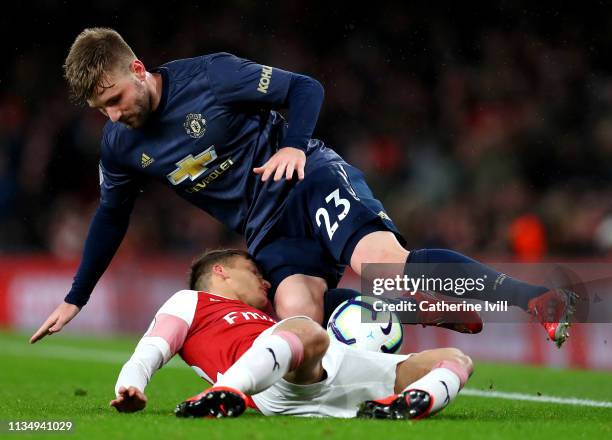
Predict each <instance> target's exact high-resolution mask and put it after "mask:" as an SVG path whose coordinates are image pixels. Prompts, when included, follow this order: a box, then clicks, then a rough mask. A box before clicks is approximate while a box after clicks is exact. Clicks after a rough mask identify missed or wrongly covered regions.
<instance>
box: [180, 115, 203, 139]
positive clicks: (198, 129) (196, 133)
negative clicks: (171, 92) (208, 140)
mask: <svg viewBox="0 0 612 440" xmlns="http://www.w3.org/2000/svg"><path fill="white" fill-rule="evenodd" d="M183 127H185V131H186V132H187V134H188V135H189V136H191V137H192V138H196V139H197V138H201V137H202V136H203V135H204V132H205V131H206V119H204V118H203V117H202V115H201V114H200V113H189V114H188V115H187V116H186V117H185V123H184V124H183Z"/></svg>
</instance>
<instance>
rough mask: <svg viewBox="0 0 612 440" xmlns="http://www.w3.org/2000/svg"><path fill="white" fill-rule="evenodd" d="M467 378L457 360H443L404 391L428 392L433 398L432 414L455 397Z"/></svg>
mask: <svg viewBox="0 0 612 440" xmlns="http://www.w3.org/2000/svg"><path fill="white" fill-rule="evenodd" d="M467 378H468V372H467V370H466V368H465V367H464V366H463V365H460V364H458V363H457V362H452V361H443V362H440V363H439V364H438V365H436V366H435V367H434V369H433V370H431V371H430V372H429V373H427V374H426V375H425V376H423V377H422V378H420V379H419V380H417V381H416V382H413V383H411V384H410V385H408V386H407V387H406V389H405V390H404V391H406V390H413V389H414V390H422V391H426V392H428V393H429V395H430V396H431V397H432V398H433V405H432V407H431V410H430V411H429V414H430V415H433V414H435V413H437V412H438V411H440V410H441V409H442V408H444V407H446V405H448V404H449V403H450V402H452V400H453V399H454V398H455V397H457V394H458V393H459V390H460V389H461V388H463V385H464V384H465V382H466V381H467Z"/></svg>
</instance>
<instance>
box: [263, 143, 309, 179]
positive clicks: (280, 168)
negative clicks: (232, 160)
mask: <svg viewBox="0 0 612 440" xmlns="http://www.w3.org/2000/svg"><path fill="white" fill-rule="evenodd" d="M304 165H306V154H305V153H304V152H303V151H302V150H300V149H299V148H293V147H283V148H281V149H279V150H278V151H277V152H276V153H275V154H274V155H273V156H272V157H271V158H270V159H268V161H267V162H266V163H265V164H263V165H262V166H260V167H257V168H253V172H254V173H255V174H261V175H262V176H261V181H262V182H265V181H266V180H268V179H269V178H270V176H271V175H272V173H274V181H275V182H278V181H279V180H281V179H282V178H283V175H284V176H285V179H287V180H291V179H292V178H293V173H294V172H295V171H297V176H298V179H300V180H303V179H304Z"/></svg>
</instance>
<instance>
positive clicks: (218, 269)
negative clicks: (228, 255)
mask: <svg viewBox="0 0 612 440" xmlns="http://www.w3.org/2000/svg"><path fill="white" fill-rule="evenodd" d="M211 270H212V273H213V275H217V276H219V277H221V278H223V279H224V280H225V279H227V278H229V274H228V273H227V270H226V269H225V267H223V265H222V264H219V263H217V264H213V266H212V268H211Z"/></svg>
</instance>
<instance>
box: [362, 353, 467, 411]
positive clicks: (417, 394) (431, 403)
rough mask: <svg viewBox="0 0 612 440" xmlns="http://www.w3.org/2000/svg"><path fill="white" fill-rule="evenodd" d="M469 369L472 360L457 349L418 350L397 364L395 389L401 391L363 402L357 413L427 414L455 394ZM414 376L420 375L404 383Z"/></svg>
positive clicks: (451, 398)
mask: <svg viewBox="0 0 612 440" xmlns="http://www.w3.org/2000/svg"><path fill="white" fill-rule="evenodd" d="M472 371H473V364H472V360H471V359H470V358H469V357H468V356H466V355H465V354H463V353H462V352H461V351H460V350H458V349H455V348H445V349H438V350H429V351H427V352H423V353H419V354H417V355H414V356H412V357H411V358H409V359H407V360H406V361H404V362H402V363H401V364H400V365H399V366H398V373H397V379H396V390H398V388H399V389H400V390H401V391H400V392H399V393H398V394H393V395H391V396H387V397H385V398H382V399H378V400H368V401H366V402H364V403H362V404H361V406H360V408H359V411H358V412H357V416H358V417H361V418H383V419H419V418H422V417H428V416H430V415H433V414H435V413H437V412H438V411H440V410H442V409H443V408H445V407H446V406H447V405H448V404H449V403H450V402H452V401H453V399H454V398H455V397H457V394H458V393H459V391H460V390H461V388H463V386H464V385H465V383H466V382H467V380H468V378H469V376H470V375H471V374H472ZM419 376H421V377H419ZM415 377H419V378H418V379H417V380H415V381H413V382H411V383H409V384H408V385H405V383H406V380H410V379H413V378H415Z"/></svg>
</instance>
